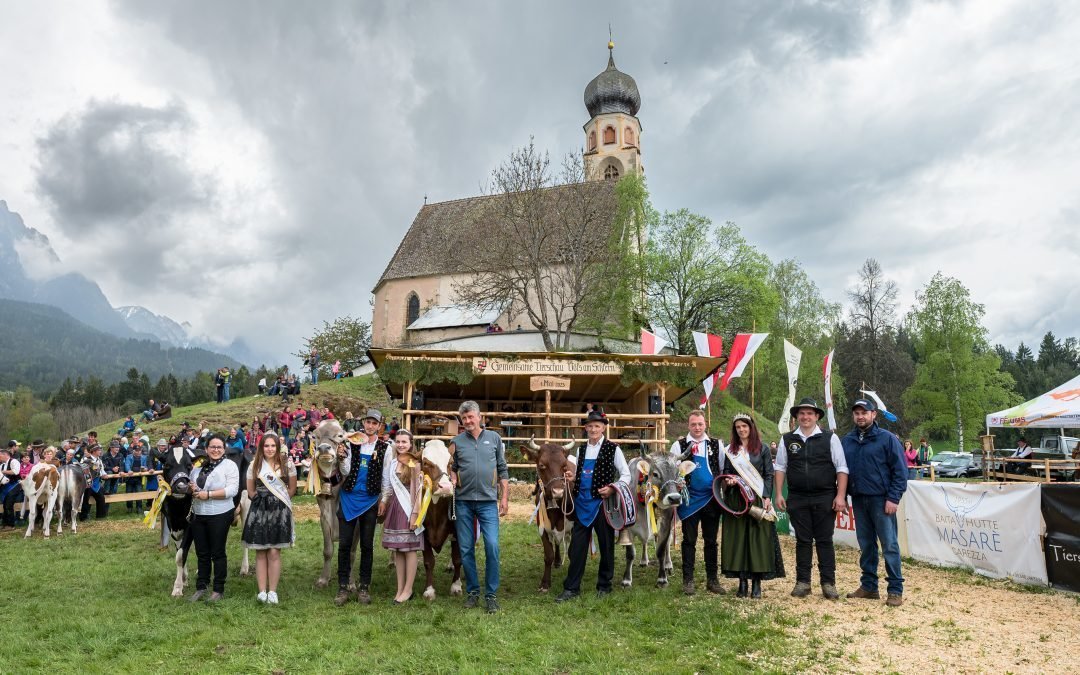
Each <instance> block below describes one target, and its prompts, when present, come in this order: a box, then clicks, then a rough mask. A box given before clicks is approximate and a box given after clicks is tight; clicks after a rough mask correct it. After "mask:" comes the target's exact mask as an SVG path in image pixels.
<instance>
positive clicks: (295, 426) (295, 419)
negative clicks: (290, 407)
mask: <svg viewBox="0 0 1080 675" xmlns="http://www.w3.org/2000/svg"><path fill="white" fill-rule="evenodd" d="M292 430H293V435H294V436H295V435H297V434H298V433H300V432H301V431H305V430H307V411H306V410H304V406H302V405H300V404H297V406H296V411H295V412H294V413H293V416H292Z"/></svg>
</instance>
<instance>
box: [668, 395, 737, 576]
mask: <svg viewBox="0 0 1080 675" xmlns="http://www.w3.org/2000/svg"><path fill="white" fill-rule="evenodd" d="M686 423H687V426H688V427H689V430H690V431H689V433H687V434H686V438H680V439H677V440H676V441H675V442H674V443H672V444H671V454H672V455H675V456H676V457H678V458H679V460H680V461H681V460H686V459H689V460H693V462H694V465H695V468H694V470H693V471H691V472H690V475H689V476H687V481H686V487H687V491H688V492H689V493H690V501H689V502H688V503H686V504H682V505H680V506H679V507H678V508H677V509H676V510H677V511H678V514H679V520H681V521H682V534H683V539H682V574H683V593H686V594H687V595H693V594H694V593H695V592H696V591H695V588H694V549H695V548H696V547H697V538H698V525H699V524H700V525H701V538H702V539H704V540H705V549H704V551H703V553H704V556H705V578H706V582H705V587H706V588H707V589H708V591H709V592H710V593H717V594H720V593H723V592H724V589H723V588H721V586H720V580H719V575H718V569H717V564H716V535H717V532H718V531H719V529H720V505H719V504H717V503H716V500H715V499H713V489H712V486H713V480H714V478H715V477H716V476H719V475H720V467H721V466H722V465H723V463H722V462H721V461H720V456H721V454H723V452H724V447H723V445H721V443H720V439H716V438H709V435H708V434H707V433H705V413H703V412H701V411H700V410H694V411H693V412H691V413H690V416H689V417H688V418H687V421H686Z"/></svg>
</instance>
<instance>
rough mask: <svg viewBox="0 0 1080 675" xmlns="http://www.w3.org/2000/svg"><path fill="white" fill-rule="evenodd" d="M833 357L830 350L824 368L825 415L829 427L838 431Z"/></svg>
mask: <svg viewBox="0 0 1080 675" xmlns="http://www.w3.org/2000/svg"><path fill="white" fill-rule="evenodd" d="M832 358H833V353H832V352H831V351H830V352H829V353H828V354H827V355H826V356H825V364H824V366H823V370H824V371H825V415H826V416H827V417H828V420H829V429H831V430H833V431H836V413H834V412H833V404H832Z"/></svg>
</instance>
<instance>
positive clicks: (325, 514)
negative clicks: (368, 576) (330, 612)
mask: <svg viewBox="0 0 1080 675" xmlns="http://www.w3.org/2000/svg"><path fill="white" fill-rule="evenodd" d="M314 436H315V450H314V453H313V457H312V458H311V471H310V472H309V474H308V489H309V491H311V492H313V493H314V494H315V501H316V503H317V504H318V505H319V526H320V528H321V529H322V535H323V568H322V573H321V574H319V577H318V579H316V580H315V587H316V588H326V586H327V584H329V583H330V568H331V566H332V564H333V561H334V542H335V541H338V538H339V532H338V528H339V524H338V497H339V494H340V492H341V483H342V478H341V473H340V471H339V461H338V452H337V448H338V445H340V444H342V443H345V442H346V441H347V440H349V439H348V437H347V436H346V434H345V430H344V429H343V428H342V426H341V423H340V422H338V421H337V420H322V421H321V422H319V426H317V427H316V428H315V432H314ZM360 440H361V439H359V438H356V439H355V441H356V442H357V443H359V441H360ZM359 543H360V537H354V538H353V540H352V546H351V548H350V550H349V569H350V570H351V571H350V578H349V584H348V587H347V588H348V590H350V591H353V590H356V570H355V569H354V567H353V561H354V560H355V559H356V546H357V544H359Z"/></svg>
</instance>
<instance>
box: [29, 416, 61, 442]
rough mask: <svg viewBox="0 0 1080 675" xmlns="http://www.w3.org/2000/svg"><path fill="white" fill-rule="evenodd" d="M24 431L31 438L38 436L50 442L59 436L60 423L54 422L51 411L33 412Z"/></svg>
mask: <svg viewBox="0 0 1080 675" xmlns="http://www.w3.org/2000/svg"><path fill="white" fill-rule="evenodd" d="M26 432H27V435H28V436H30V437H31V438H40V439H43V440H44V441H45V442H46V443H51V442H52V441H55V440H56V439H58V438H60V425H58V424H57V423H56V420H55V419H54V418H53V416H52V413H49V412H39V413H34V415H33V416H32V417H31V418H30V423H29V424H28V425H27V429H26Z"/></svg>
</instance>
